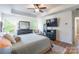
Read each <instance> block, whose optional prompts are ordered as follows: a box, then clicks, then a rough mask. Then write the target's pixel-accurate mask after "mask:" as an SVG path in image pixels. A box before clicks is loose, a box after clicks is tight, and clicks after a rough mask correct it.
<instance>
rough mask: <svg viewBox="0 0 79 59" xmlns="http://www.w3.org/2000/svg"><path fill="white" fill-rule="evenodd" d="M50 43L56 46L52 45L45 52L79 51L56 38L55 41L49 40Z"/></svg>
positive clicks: (63, 52) (68, 52)
mask: <svg viewBox="0 0 79 59" xmlns="http://www.w3.org/2000/svg"><path fill="white" fill-rule="evenodd" d="M51 44H52V45H54V46H57V47H52V49H51V50H50V51H48V52H47V54H78V53H79V51H78V50H79V49H77V48H76V47H73V46H72V45H71V44H68V43H65V42H61V41H58V40H56V41H51ZM56 49H57V50H56ZM59 50H60V52H59ZM57 52H58V53H57Z"/></svg>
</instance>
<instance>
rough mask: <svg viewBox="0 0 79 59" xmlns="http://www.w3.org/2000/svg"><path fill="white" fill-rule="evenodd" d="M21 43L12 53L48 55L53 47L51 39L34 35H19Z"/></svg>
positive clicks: (12, 49)
mask: <svg viewBox="0 0 79 59" xmlns="http://www.w3.org/2000/svg"><path fill="white" fill-rule="evenodd" d="M18 37H20V38H21V42H18V43H16V44H14V45H13V46H12V48H11V53H16V54H40V53H46V52H47V51H48V50H49V49H50V47H51V45H50V40H49V38H47V37H45V36H42V35H37V34H34V33H30V34H23V35H18Z"/></svg>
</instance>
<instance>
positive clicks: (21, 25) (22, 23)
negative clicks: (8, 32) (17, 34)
mask: <svg viewBox="0 0 79 59" xmlns="http://www.w3.org/2000/svg"><path fill="white" fill-rule="evenodd" d="M19 29H30V22H29V21H19Z"/></svg>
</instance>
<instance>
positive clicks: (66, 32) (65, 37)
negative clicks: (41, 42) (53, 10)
mask: <svg viewBox="0 0 79 59" xmlns="http://www.w3.org/2000/svg"><path fill="white" fill-rule="evenodd" d="M54 17H57V18H58V20H59V27H58V30H59V34H60V37H59V40H60V41H63V42H67V43H72V40H73V38H72V11H64V12H60V13H57V14H53V15H50V16H46V17H44V18H43V21H42V22H43V23H45V20H46V19H51V18H54ZM65 23H67V24H65Z"/></svg>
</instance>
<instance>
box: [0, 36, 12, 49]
mask: <svg viewBox="0 0 79 59" xmlns="http://www.w3.org/2000/svg"><path fill="white" fill-rule="evenodd" d="M11 46H12V44H11V42H10V41H9V40H7V39H5V38H2V37H0V48H6V47H11Z"/></svg>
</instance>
